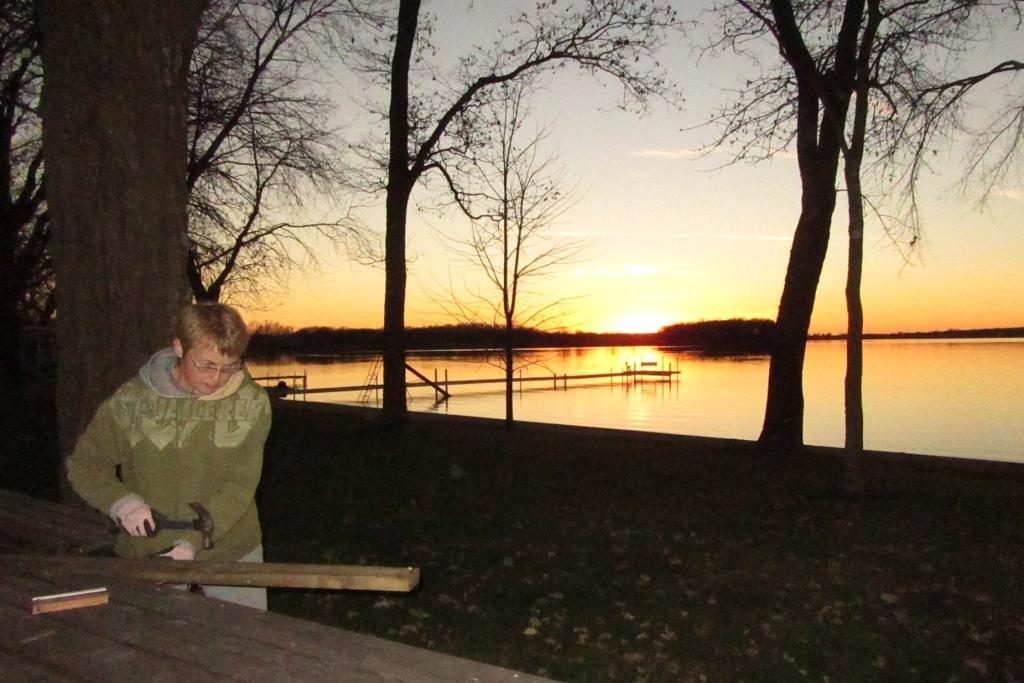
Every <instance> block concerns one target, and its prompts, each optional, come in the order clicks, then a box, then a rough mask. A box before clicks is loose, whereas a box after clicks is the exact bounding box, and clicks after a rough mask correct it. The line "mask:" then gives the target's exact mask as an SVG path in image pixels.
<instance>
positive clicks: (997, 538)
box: [260, 404, 1024, 681]
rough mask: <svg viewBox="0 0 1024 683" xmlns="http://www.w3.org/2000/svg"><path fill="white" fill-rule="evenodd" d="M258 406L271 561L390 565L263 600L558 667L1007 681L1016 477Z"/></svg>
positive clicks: (734, 445) (593, 433)
mask: <svg viewBox="0 0 1024 683" xmlns="http://www.w3.org/2000/svg"><path fill="white" fill-rule="evenodd" d="M870 476H871V483H870V490H869V492H868V494H867V495H866V496H864V497H863V498H860V499H851V498H849V497H848V496H846V495H844V494H843V492H842V485H841V468H840V466H839V462H838V459H837V454H836V453H835V452H834V451H829V450H826V449H818V450H812V451H809V452H808V453H805V454H802V455H796V454H769V453H763V452H761V451H759V450H758V449H757V448H756V446H754V445H753V444H750V443H747V442H740V441H728V440H714V439H700V438H688V437H675V436H661V435H648V434H640V433H624V432H611V431H604V430H587V429H578V428H554V427H544V426H530V425H520V426H518V427H517V428H516V429H515V430H514V431H512V432H508V431H506V430H505V429H503V428H502V427H501V426H500V425H499V424H496V423H493V422H487V421H481V420H472V419H456V418H443V417H437V416H416V417H415V419H414V420H413V421H412V423H411V424H409V425H408V426H407V427H406V428H404V429H403V430H400V431H394V430H392V431H382V430H380V429H379V428H377V427H376V426H374V425H373V424H370V423H367V422H366V421H365V420H364V419H361V418H360V417H359V414H358V413H355V412H351V411H342V410H312V411H311V410H309V409H308V408H307V409H303V408H302V407H301V405H300V404H288V405H285V406H282V407H281V409H279V410H278V411H277V414H276V415H275V425H274V429H273V431H272V434H271V438H270V443H269V447H268V451H267V461H266V467H265V473H264V479H263V483H262V485H261V489H260V505H261V516H262V518H263V520H264V528H265V535H266V549H267V556H268V559H270V560H277V561H307V562H339V563H366V564H382V565H413V566H417V567H420V569H421V571H422V577H423V578H422V584H421V586H420V587H419V588H418V589H417V590H416V591H415V592H414V593H412V594H409V595H396V594H369V593H331V594H325V593H322V592H319V593H318V592H308V593H303V592H280V593H272V595H271V606H272V608H273V609H274V610H276V611H281V612H285V613H288V614H293V615H296V616H301V617H304V618H311V619H315V620H318V621H322V622H326V623H329V624H333V625H337V626H341V627H344V628H347V629H351V630H355V631H361V632H365V633H371V634H376V635H380V636H383V637H385V638H389V639H393V640H399V641H403V642H406V643H410V644H413V645H417V646H421V647H427V648H430V649H433V650H438V651H443V652H449V653H454V654H457V655H461V656H465V657H469V658H472V659H476V660H480V661H485V662H489V663H493V664H498V665H502V666H507V667H511V668H515V669H519V670H522V671H526V672H529V673H535V674H543V675H546V676H549V677H552V678H556V679H560V680H567V681H611V680H624V681H744V680H745V681H794V680H813V681H915V680H916V681H969V680H984V679H990V680H1002V681H1013V680H1024V591H1022V588H1024V575H1022V572H1024V542H1022V541H1024V532H1022V530H1021V528H1020V526H1021V522H1022V519H1024V516H1022V512H1024V496H1022V495H1021V491H1022V487H1024V474H1022V467H1021V466H1003V467H994V468H987V467H982V468H979V467H970V466H964V465H963V464H958V463H954V462H953V461H949V460H945V459H938V458H934V459H924V460H922V459H919V458H913V457H899V456H892V455H882V454H872V457H871V458H870Z"/></svg>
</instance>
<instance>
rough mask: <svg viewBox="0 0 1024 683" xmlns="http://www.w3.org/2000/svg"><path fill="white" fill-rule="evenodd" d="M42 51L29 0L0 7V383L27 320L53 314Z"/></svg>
mask: <svg viewBox="0 0 1024 683" xmlns="http://www.w3.org/2000/svg"><path fill="white" fill-rule="evenodd" d="M41 85H42V57H41V55H40V45H39V39H38V31H37V28H36V24H35V17H34V3H32V2H29V1H28V0H13V1H11V2H5V3H3V5H2V6H0V381H3V382H4V383H5V384H8V385H9V384H11V383H14V382H17V381H19V380H20V379H21V368H20V364H19V356H20V354H19V350H20V336H21V329H22V326H23V325H25V324H26V323H32V322H42V321H46V320H48V319H49V317H50V316H51V315H52V313H53V305H54V303H53V264H52V260H51V258H50V255H49V252H48V251H47V249H46V247H47V244H48V243H49V240H50V222H49V216H48V215H47V213H46V203H45V196H44V191H43V188H44V182H43V146H42V126H41V122H40V120H39V92H40V86H41Z"/></svg>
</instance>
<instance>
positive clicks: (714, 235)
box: [668, 232, 793, 242]
mask: <svg viewBox="0 0 1024 683" xmlns="http://www.w3.org/2000/svg"><path fill="white" fill-rule="evenodd" d="M668 237H669V238H671V239H707V238H711V239H719V240H729V241H733V242H743V241H751V242H792V241H793V236H792V235H757V234H753V235H740V234H734V233H720V232H674V233H670V234H669V235H668Z"/></svg>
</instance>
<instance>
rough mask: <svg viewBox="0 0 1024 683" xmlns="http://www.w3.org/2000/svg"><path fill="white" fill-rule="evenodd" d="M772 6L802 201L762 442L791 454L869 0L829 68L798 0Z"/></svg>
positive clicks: (847, 20)
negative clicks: (814, 48) (807, 38)
mask: <svg viewBox="0 0 1024 683" xmlns="http://www.w3.org/2000/svg"><path fill="white" fill-rule="evenodd" d="M771 7H772V15H773V17H774V19H775V22H776V27H777V32H776V38H777V40H778V41H779V47H780V48H781V50H782V53H783V55H784V56H785V58H786V60H787V61H788V62H789V63H790V65H791V66H792V67H793V72H794V74H795V75H796V80H797V97H798V105H797V134H796V147H797V160H798V163H799V165H800V185H801V187H800V191H801V206H800V219H799V221H798V222H797V227H796V232H795V234H794V235H793V247H792V249H791V250H790V254H789V265H788V267H787V269H786V283H785V286H784V287H783V290H782V299H781V300H780V301H779V314H778V318H777V320H776V330H775V335H776V336H775V345H774V348H773V349H772V358H771V364H770V366H769V370H768V400H767V405H766V406H765V416H764V426H763V427H762V429H761V436H760V438H759V441H760V443H762V444H764V445H767V446H769V447H771V448H774V449H777V450H779V451H782V452H785V451H788V450H792V449H795V448H799V447H801V446H802V445H803V429H804V394H803V372H804V355H805V352H806V349H807V331H808V329H809V328H810V325H811V314H812V313H813V312H814V299H815V296H816V294H817V290H818V282H819V280H820V279H821V270H822V267H823V266H824V263H825V254H826V252H827V251H828V239H829V231H830V230H831V228H832V212H833V210H834V209H835V205H836V186H835V183H836V172H837V170H838V168H839V156H840V152H841V151H842V148H843V140H844V135H845V131H844V126H845V122H846V114H847V111H848V109H849V105H850V94H851V93H852V91H853V87H854V76H855V74H856V64H857V60H856V57H857V46H858V32H859V27H860V23H861V18H862V17H863V14H864V0H848V2H847V3H846V4H845V7H844V9H843V21H842V25H841V27H840V30H839V34H838V36H837V39H836V49H835V55H834V57H833V67H832V69H830V70H829V71H827V72H824V73H823V72H822V71H821V67H820V66H819V65H818V63H817V61H816V59H815V58H814V56H813V55H811V54H810V52H809V51H808V50H807V47H806V46H805V45H804V42H803V36H802V35H801V33H800V31H801V27H800V26H799V24H798V22H797V21H796V18H795V16H794V14H793V9H792V3H791V2H789V1H788V0H771Z"/></svg>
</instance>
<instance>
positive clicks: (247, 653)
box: [0, 489, 545, 683]
mask: <svg viewBox="0 0 1024 683" xmlns="http://www.w3.org/2000/svg"><path fill="white" fill-rule="evenodd" d="M106 540H108V531H107V523H106V520H105V519H104V518H103V517H102V516H101V515H99V514H96V515H94V516H90V515H89V514H88V513H84V512H83V511H82V510H78V509H72V508H70V507H66V506H62V505H57V504H53V503H49V502H46V501H41V500H37V499H34V498H29V497H26V496H23V495H21V494H18V493H14V492H11V491H6V490H3V489H0V553H31V554H35V555H38V554H49V555H52V554H61V555H68V554H74V553H76V552H79V551H80V549H82V548H89V547H94V546H97V545H102V544H103V543H104V541H106ZM101 586H102V587H106V588H107V589H108V591H109V595H110V601H109V603H108V604H106V605H100V606H94V607H84V608H81V609H75V610H69V611H64V612H52V613H47V614H37V615H33V614H32V613H31V610H30V601H31V599H32V597H34V596H38V595H48V594H53V593H63V592H67V591H74V590H82V589H87V588H97V587H101ZM0 680H10V681H64V680H69V681H71V680H73V681H112V680H128V681H135V680H144V681H147V683H150V682H156V681H175V682H177V681H220V680H231V681H275V682H277V681H388V682H390V683H405V682H409V683H413V682H419V681H424V682H429V681H438V682H440V681H444V682H446V683H448V682H454V681H481V682H488V683H489V682H492V681H493V682H495V683H500V682H503V681H510V682H511V681H517V682H519V681H543V680H545V679H541V678H537V677H535V676H530V675H527V674H523V673H519V672H516V671H511V670H508V669H502V668H498V667H493V666H489V665H486V664H481V663H478V662H472V661H469V660H465V659H460V658H458V657H452V656H449V655H444V654H439V653H436V652H431V651H429V650H423V649H420V648H415V647H410V646H407V645H402V644H399V643H393V642H390V641H387V640H382V639H380V638H374V637H371V636H365V635H361V634H356V633H352V632H349V631H344V630H341V629H335V628H330V627H328V626H322V625H320V624H315V623H313V622H307V621H303V620H300V619H294V618H291V617H286V616H282V615H279V614H273V613H268V612H260V611H258V610H252V609H248V608H245V607H239V606H237V605H232V604H228V603H224V602H221V601H218V600H214V599H211V598H206V597H204V596H201V595H197V594H193V593H188V592H185V591H179V590H174V589H173V588H171V587H169V586H159V585H154V584H147V583H141V582H138V583H136V582H123V581H114V580H110V579H106V578H100V577H74V578H70V577H69V578H60V579H51V578H46V577H44V576H39V575H32V574H31V573H30V572H22V571H13V572H11V573H10V574H9V575H5V576H3V577H2V580H0Z"/></svg>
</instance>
